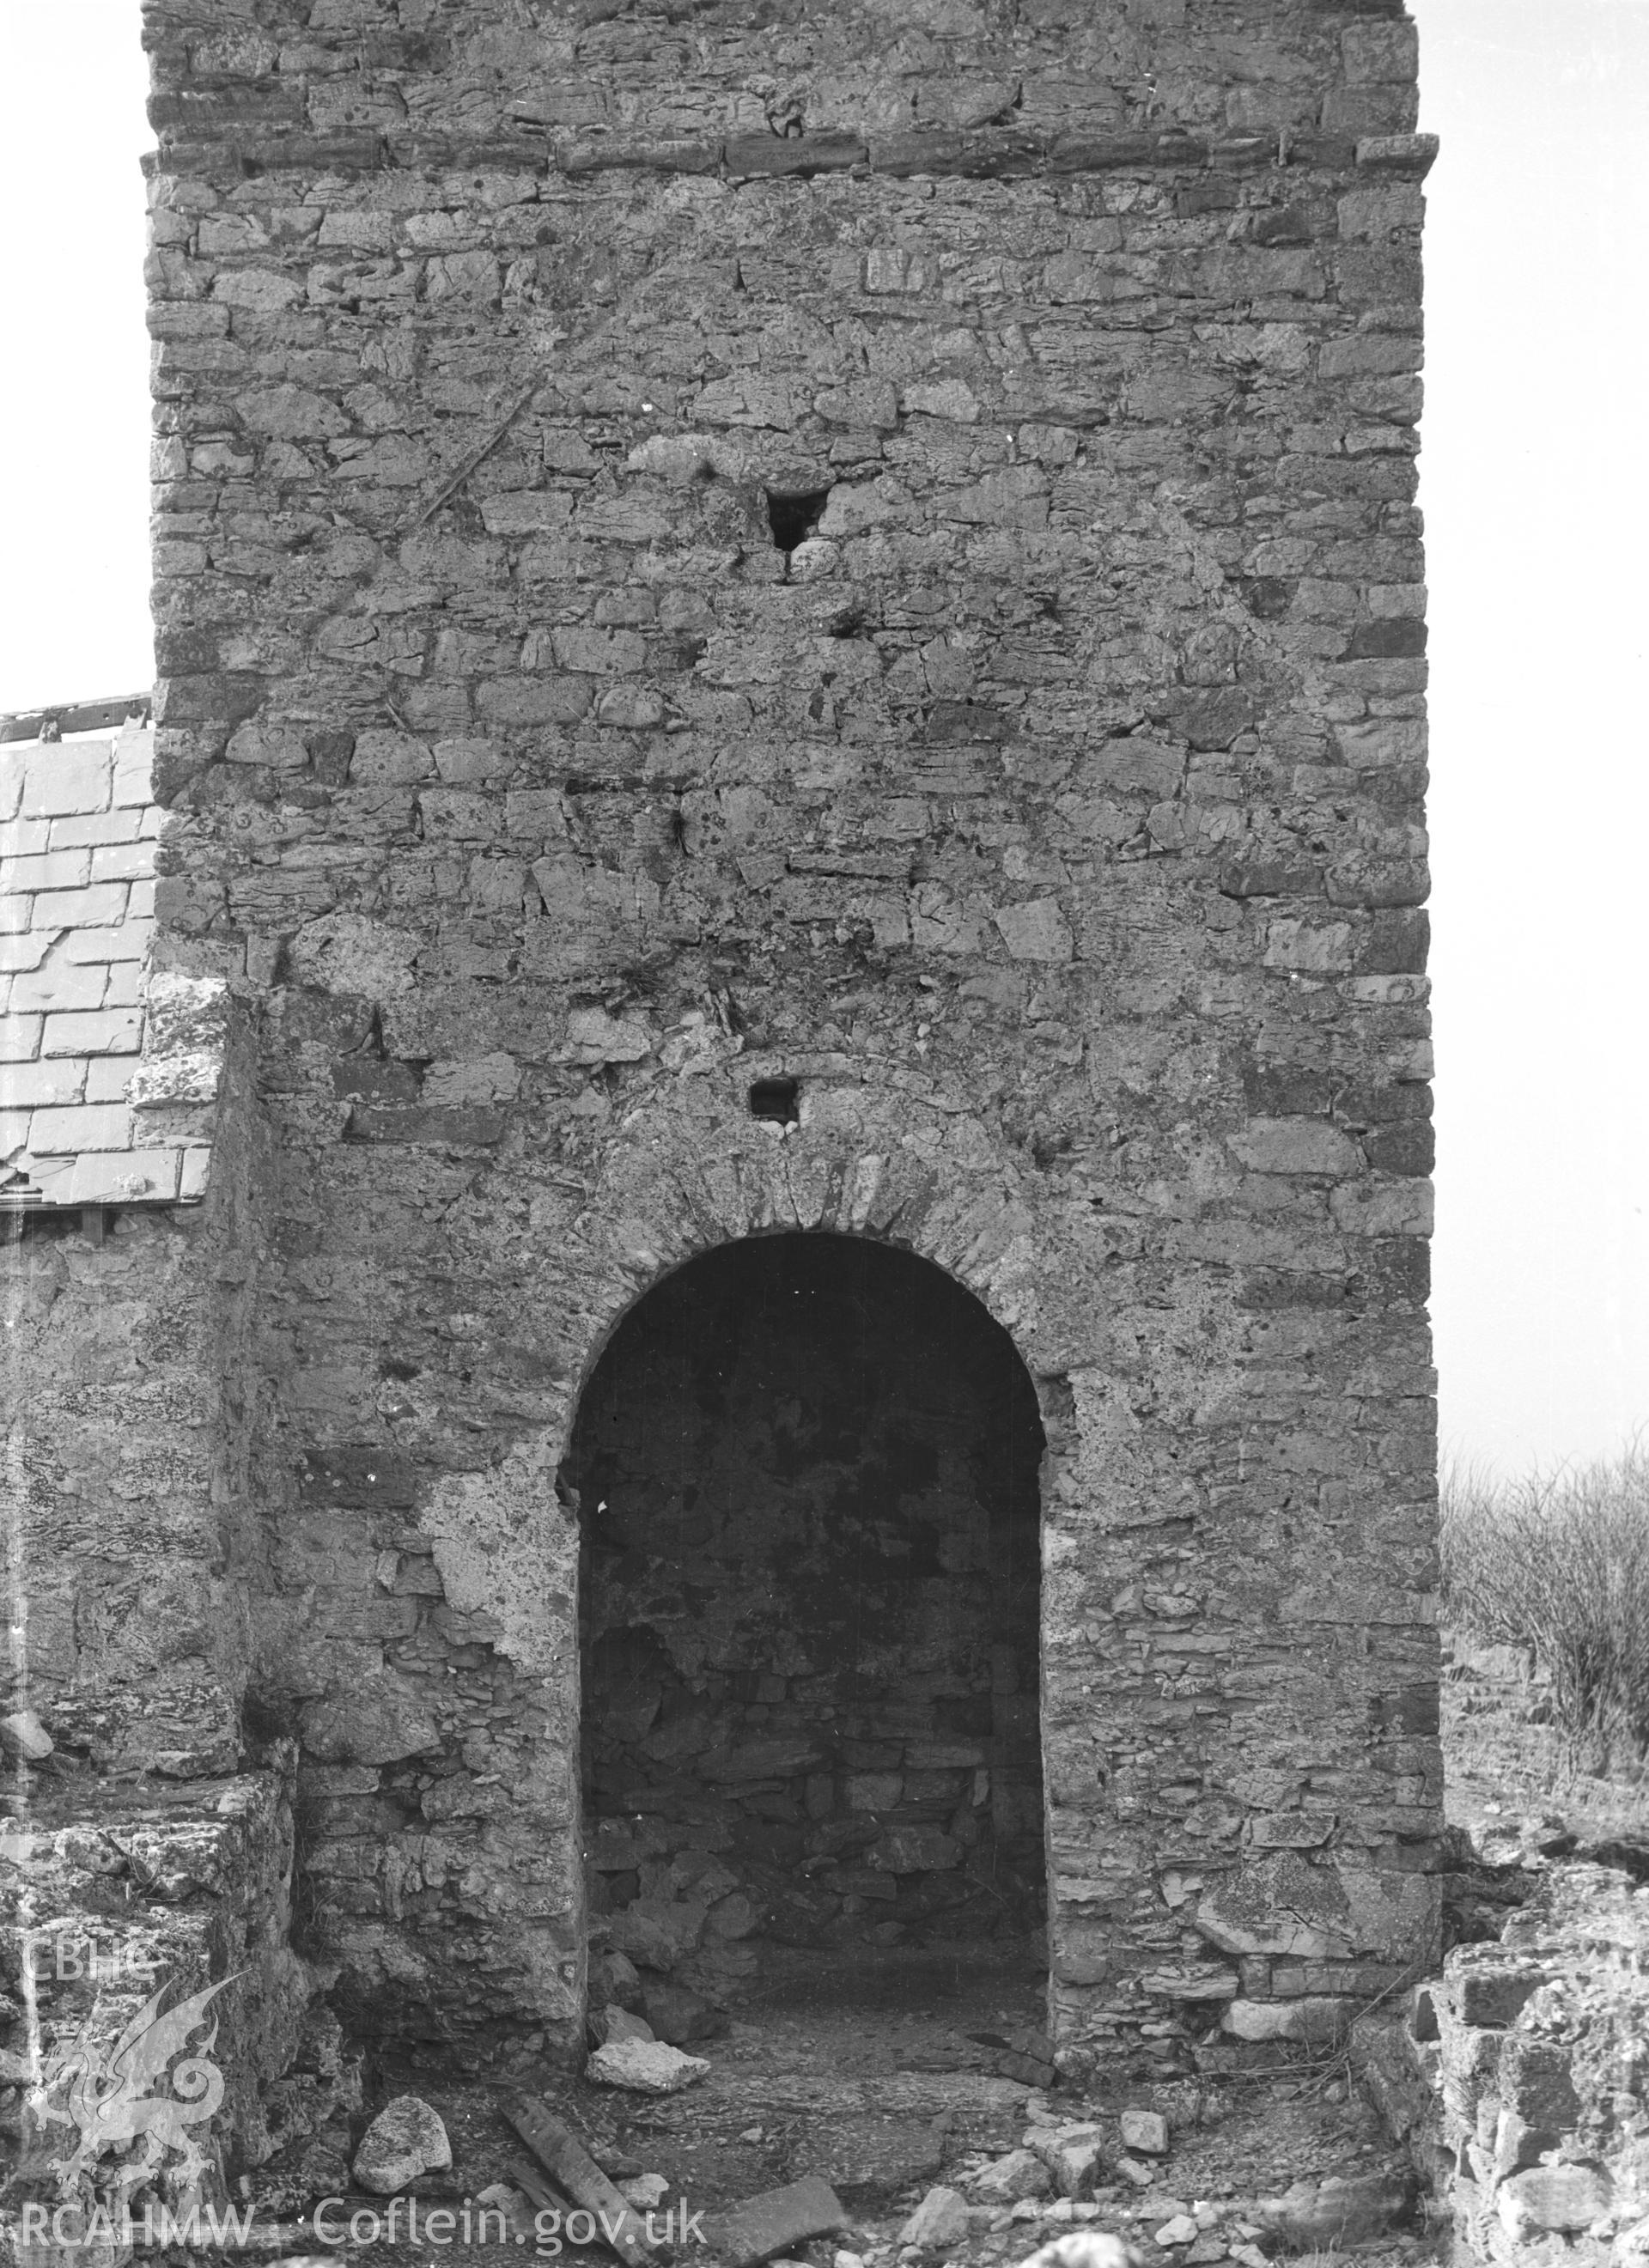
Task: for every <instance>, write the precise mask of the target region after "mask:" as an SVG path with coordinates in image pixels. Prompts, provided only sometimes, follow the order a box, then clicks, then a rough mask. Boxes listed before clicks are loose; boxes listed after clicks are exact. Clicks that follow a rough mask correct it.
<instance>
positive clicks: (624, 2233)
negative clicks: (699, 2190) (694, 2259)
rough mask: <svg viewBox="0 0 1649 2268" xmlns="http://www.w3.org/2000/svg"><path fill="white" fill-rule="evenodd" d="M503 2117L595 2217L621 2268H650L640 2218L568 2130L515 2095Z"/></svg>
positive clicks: (528, 2100)
mask: <svg viewBox="0 0 1649 2268" xmlns="http://www.w3.org/2000/svg"><path fill="white" fill-rule="evenodd" d="M504 2117H506V2118H507V2119H508V2120H509V2122H510V2124H511V2125H512V2126H513V2127H514V2129H515V2131H516V2132H517V2133H518V2134H519V2136H520V2138H521V2139H522V2140H523V2141H524V2142H525V2143H526V2147H527V2148H528V2149H529V2150H530V2151H531V2152H532V2153H533V2155H534V2157H535V2158H536V2159H537V2160H538V2161H539V2163H540V2164H541V2166H542V2167H543V2168H544V2169H545V2170H546V2172H548V2173H550V2174H553V2175H554V2176H555V2177H556V2181H558V2182H559V2183H560V2184H561V2186H562V2188H563V2190H565V2191H566V2192H567V2194H568V2196H569V2197H570V2198H571V2199H572V2201H573V2203H574V2204H575V2205H583V2207H584V2208H585V2212H586V2213H594V2215H595V2216H596V2220H597V2225H598V2227H599V2228H600V2231H601V2234H602V2237H603V2239H604V2241H605V2242H607V2244H608V2245H609V2246H610V2247H611V2248H612V2250H614V2251H615V2252H616V2253H617V2255H618V2257H619V2258H620V2259H621V2260H622V2262H623V2263H624V2268H652V2261H653V2260H654V2258H655V2257H656V2256H655V2254H654V2252H653V2250H652V2247H651V2246H650V2245H649V2244H648V2243H647V2242H645V2240H644V2237H643V2235H642V2220H641V2216H640V2215H639V2214H638V2213H637V2211H636V2208H635V2206H634V2205H630V2204H629V2203H628V2202H627V2200H626V2199H625V2198H622V2196H621V2195H620V2194H619V2192H618V2191H617V2190H615V2188H614V2186H613V2184H612V2183H611V2182H609V2181H608V2179H607V2176H606V2175H605V2174H604V2173H603V2172H602V2171H601V2169H600V2166H598V2165H597V2164H596V2162H595V2160H594V2159H593V2157H592V2156H591V2155H590V2153H589V2152H588V2151H587V2150H586V2149H585V2147H584V2145H583V2143H582V2142H581V2141H580V2140H579V2139H578V2136H577V2135H576V2134H575V2133H574V2132H573V2131H572V2129H571V2127H570V2126H566V2125H563V2123H562V2121H561V2120H560V2119H559V2118H557V2117H555V2116H554V2115H553V2113H552V2112H551V2111H550V2110H548V2107H547V2106H546V2105H545V2104H544V2103H542V2102H535V2101H534V2098H533V2097H532V2096H531V2095H518V2096H517V2098H516V2100H515V2101H514V2102H512V2104H511V2105H510V2106H509V2108H508V2109H507V2110H505V2111H504Z"/></svg>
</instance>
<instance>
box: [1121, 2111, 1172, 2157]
mask: <svg viewBox="0 0 1649 2268" xmlns="http://www.w3.org/2000/svg"><path fill="white" fill-rule="evenodd" d="M1118 2127H1119V2131H1120V2133H1121V2137H1122V2144H1123V2148H1124V2149H1125V2150H1142V2151H1144V2152H1145V2154H1146V2155H1147V2156H1148V2157H1152V2158H1161V2157H1166V2156H1167V2149H1168V2122H1167V2119H1166V2118H1165V2117H1163V2116H1162V2113H1161V2112H1160V2111H1159V2110H1124V2111H1123V2114H1122V2117H1121V2118H1120V2120H1119V2121H1118Z"/></svg>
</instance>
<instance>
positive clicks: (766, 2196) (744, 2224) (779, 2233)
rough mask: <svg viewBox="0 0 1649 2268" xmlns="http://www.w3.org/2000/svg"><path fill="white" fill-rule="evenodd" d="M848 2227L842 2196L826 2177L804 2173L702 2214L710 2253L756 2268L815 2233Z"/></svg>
mask: <svg viewBox="0 0 1649 2268" xmlns="http://www.w3.org/2000/svg"><path fill="white" fill-rule="evenodd" d="M847 2227H848V2216H847V2214H846V2213H845V2212H844V2210H843V2205H842V2201H841V2199H840V2198H838V2197H837V2196H836V2192H835V2191H834V2190H833V2189H832V2188H831V2187H830V2184H829V2183H828V2182H827V2181H825V2180H823V2179H822V2178H821V2176H819V2175H817V2174H809V2175H806V2176H805V2177H804V2178H803V2179H802V2180H800V2181H799V2182H791V2183H787V2184H786V2185H785V2186H784V2188H783V2189H777V2190H765V2191H762V2193H761V2195H760V2196H757V2197H752V2198H745V2199H744V2200H743V2202H742V2203H741V2204H739V2205H733V2206H732V2207H731V2208H730V2209H729V2210H727V2211H726V2212H725V2213H716V2214H713V2215H708V2214H707V2215H706V2216H705V2223H704V2233H705V2239H706V2242H708V2243H709V2244H710V2248H711V2250H713V2252H714V2254H715V2257H717V2258H718V2259H719V2260H725V2262H726V2263H727V2268H760V2264H761V2263H762V2261H764V2260H771V2259H773V2258H774V2257H776V2256H777V2255H778V2254H781V2253H785V2252H789V2251H790V2250H791V2249H792V2248H793V2247H799V2246H801V2245H804V2244H806V2242H808V2240H809V2239H810V2238H812V2237H815V2236H829V2235H835V2234H836V2232H837V2231H838V2230H841V2229H844V2228H847Z"/></svg>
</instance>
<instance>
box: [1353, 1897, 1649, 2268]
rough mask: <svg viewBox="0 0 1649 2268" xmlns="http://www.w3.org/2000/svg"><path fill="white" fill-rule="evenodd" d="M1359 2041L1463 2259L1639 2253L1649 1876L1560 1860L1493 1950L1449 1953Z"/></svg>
mask: <svg viewBox="0 0 1649 2268" xmlns="http://www.w3.org/2000/svg"><path fill="white" fill-rule="evenodd" d="M1358 2048H1359V2052H1360V2061H1361V2064H1362V2067H1363V2075H1364V2080H1365V2084H1366V2087H1367V2088H1368V2089H1369V2091H1370V2093H1371V2094H1373V2096H1374V2098H1375V2100H1376V2101H1377V2102H1378V2103H1379V2105H1380V2109H1381V2110H1382V2112H1383V2114H1384V2115H1385V2117H1386V2118H1387V2121H1388V2124H1390V2125H1391V2126H1392V2128H1393V2129H1394V2131H1395V2132H1397V2133H1398V2134H1399V2135H1402V2136H1405V2137H1406V2138H1407V2139H1408V2140H1409V2142H1410V2147H1411V2148H1412V2149H1413V2151H1414V2154H1415V2156H1416V2159H1417V2162H1418V2164H1419V2166H1420V2168H1421V2170H1422V2172H1423V2173H1424V2175H1425V2176H1426V2177H1427V2179H1428V2180H1429V2182H1430V2183H1431V2185H1432V2188H1433V2190H1434V2191H1436V2192H1437V2193H1438V2194H1439V2198H1440V2197H1445V2196H1446V2197H1447V2199H1448V2201H1449V2204H1450V2205H1451V2207H1452V2213H1453V2220H1454V2235H1455V2243H1456V2251H1455V2258H1456V2259H1457V2260H1459V2261H1462V2262H1464V2261H1475V2262H1483V2263H1491V2264H1494V2268H1513V2264H1515V2268H1549V2264H1550V2268H1558V2264H1563V2268H1641V2264H1643V2263H1645V2262H1649V1883H1640V1882H1638V1881H1634V1880H1633V1878H1632V1876H1631V1874H1628V1873H1625V1872H1623V1871H1620V1870H1618V1869H1616V1868H1613V1867H1601V1866H1595V1865H1590V1864H1579V1863H1577V1864H1572V1865H1566V1866H1563V1867H1555V1868H1553V1869H1552V1870H1550V1872H1549V1873H1547V1874H1545V1875H1544V1876H1543V1877H1542V1879H1541V1880H1540V1881H1539V1884H1538V1886H1537V1887H1536V1888H1535V1890H1534V1892H1533V1894H1532V1895H1531V1896H1530V1897H1529V1899H1528V1903H1527V1904H1525V1905H1523V1906H1522V1907H1521V1908H1520V1910H1519V1911H1517V1912H1516V1913H1514V1914H1513V1916H1512V1918H1511V1919H1510V1920H1509V1921H1508V1922H1507V1924H1506V1926H1505V1930H1504V1932H1503V1933H1502V1935H1501V1939H1500V1941H1499V1943H1498V1944H1493V1945H1466V1946H1461V1947H1459V1948H1456V1950H1455V1951H1454V1953H1452V1954H1451V1955H1449V1958H1448V1960H1447V1963H1446V1965H1445V1969H1444V1973H1443V1975H1442V1977H1441V1978H1440V1979H1439V1980H1437V1981H1435V1982H1433V1983H1432V1984H1429V1985H1422V1986H1421V1987H1419V1988H1418V1990H1417V1992H1416V1993H1415V1994H1414V1995H1413V1997H1412V1999H1411V2002H1410V2009H1409V2013H1408V2016H1407V2018H1406V2021H1404V2022H1403V2023H1402V2025H1401V2026H1398V2025H1392V2024H1380V2025H1379V2026H1377V2027H1373V2028H1372V2029H1366V2030H1365V2031H1364V2033H1363V2036H1362V2037H1361V2038H1360V2039H1359V2042H1358Z"/></svg>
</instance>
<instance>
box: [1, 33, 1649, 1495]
mask: <svg viewBox="0 0 1649 2268" xmlns="http://www.w3.org/2000/svg"><path fill="white" fill-rule="evenodd" d="M1411 5H1412V6H1413V7H1414V11H1415V13H1416V14H1417V17H1418V19H1419V23H1420V31H1421V77H1422V85H1423V88H1424V112H1423V118H1422V123H1423V124H1424V126H1425V127H1427V128H1428V129H1430V130H1431V131H1432V132H1435V133H1439V134H1440V135H1441V136H1442V137H1443V154H1442V157H1441V158H1440V159H1439V163H1438V165H1437V166H1436V168H1435V170H1434V172H1433V173H1432V179H1431V183H1430V194H1431V212H1430V217H1429V225H1428V235H1427V247H1426V254H1427V257H1426V269H1427V322H1428V339H1429V351H1428V376H1427V409H1426V420H1425V426H1424V445H1425V446H1424V456H1423V458H1422V475H1423V480H1422V502H1423V503H1424V506H1425V512H1426V519H1427V531H1428V545H1429V553H1430V565H1431V586H1432V608H1431V622H1432V827H1433V848H1434V860H1433V866H1434V876H1435V882H1436V891H1435V895H1434V899H1433V903H1432V917H1433V922H1434V924H1435V934H1436V950H1435V953H1434V955H1433V961H1432V972H1433V975H1434V976H1435V978H1436V980H1437V1011H1438V1059H1439V1086H1438V1130H1439V1171H1438V1212H1439V1233H1438V1241H1437V1247H1436V1255H1435V1257H1436V1270H1435V1278H1436V1288H1435V1299H1434V1315H1435V1320H1436V1326H1437V1342H1438V1361H1439V1372H1440V1376H1441V1395H1442V1417H1443V1432H1444V1439H1445V1441H1446V1443H1447V1444H1448V1445H1450V1446H1452V1447H1454V1448H1456V1449H1458V1450H1460V1451H1461V1452H1462V1453H1464V1454H1468V1455H1470V1456H1473V1457H1476V1458H1479V1459H1483V1460H1486V1461H1489V1462H1495V1463H1498V1464H1499V1465H1501V1466H1503V1467H1506V1468H1511V1469H1515V1468H1517V1467H1519V1466H1520V1465H1522V1464H1524V1463H1526V1462H1528V1461H1529V1460H1530V1459H1531V1458H1539V1459H1542V1460H1544V1461H1552V1460H1556V1459H1557V1458H1561V1457H1564V1456H1586V1455H1591V1454H1601V1453H1605V1452H1607V1451H1609V1449H1611V1448H1612V1447H1615V1446H1616V1444H1617V1443H1618V1442H1619V1441H1620V1440H1621V1439H1622V1438H1623V1436H1624V1435H1625V1434H1626V1432H1628V1431H1630V1430H1631V1428H1632V1427H1633V1426H1634V1425H1638V1424H1639V1423H1643V1422H1645V1421H1649V1029H1646V1028H1645V990H1646V980H1649V891H1645V887H1644V884H1643V881H1642V879H1641V872H1640V870H1641V867H1642V865H1643V861H1644V859H1645V856H1646V855H1649V765H1646V763H1645V757H1646V756H1649V748H1646V747H1645V738H1646V733H1645V714H1646V712H1649V684H1646V683H1645V658H1644V656H1645V615H1646V614H1649V570H1646V569H1645V531H1649V462H1646V460H1645V446H1644V430H1645V344H1646V342H1649V341H1646V336H1645V334H1646V332H1649V325H1646V324H1645V313H1644V303H1645V289H1646V285H1645V251H1644V247H1645V244H1649V166H1645V164H1644V163H1643V158H1644V152H1645V148H1649V0H1411ZM0 85H4V86H6V87H8V88H10V89H11V103H10V106H9V110H8V116H7V122H6V129H5V133H4V136H3V137H0V174H3V177H4V178H3V180H0V195H3V202H0V210H4V212H5V214H6V215H7V216H8V218H7V224H6V227H5V232H4V284H5V304H6V305H7V306H9V307H10V309H11V328H10V336H9V342H8V345H7V348H6V350H5V353H4V362H3V363H0V370H3V371H4V379H3V380H0V383H3V384H4V392H5V408H6V418H5V427H4V430H5V433H6V437H7V438H6V443H5V446H4V454H3V458H0V530H3V531H4V533H3V534H0V710H4V709H18V708H24V707H26V706H29V705H31V704H33V703H39V702H42V701H57V702H61V701H64V700H69V699H77V698H83V697H88V696H97V695H99V694H112V693H124V692H127V691H131V690H135V689H137V688H139V687H142V686H144V685H146V684H147V682H148V680H149V676H150V673H151V657H150V645H149V623H148V609H147V582H148V559H147V549H146V533H145V512H146V508H147V497H146V478H147V467H146V454H147V438H146V437H147V405H146V397H145V384H146V372H147V358H148V357H147V342H146V340H145V336H144V321H143V285H142V272H141V271H142V261H143V189H142V183H141V180H140V177H139V174H138V171H137V159H138V155H139V153H140V152H141V151H142V150H143V149H144V147H145V146H146V145H147V143H148V141H149V138H150V137H149V134H148V129H147V127H146V125H145V123H144V116H143V95H144V85H145V69H144V59H143V57H142V55H140V53H139V50H138V45H137V7H136V0H0Z"/></svg>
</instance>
